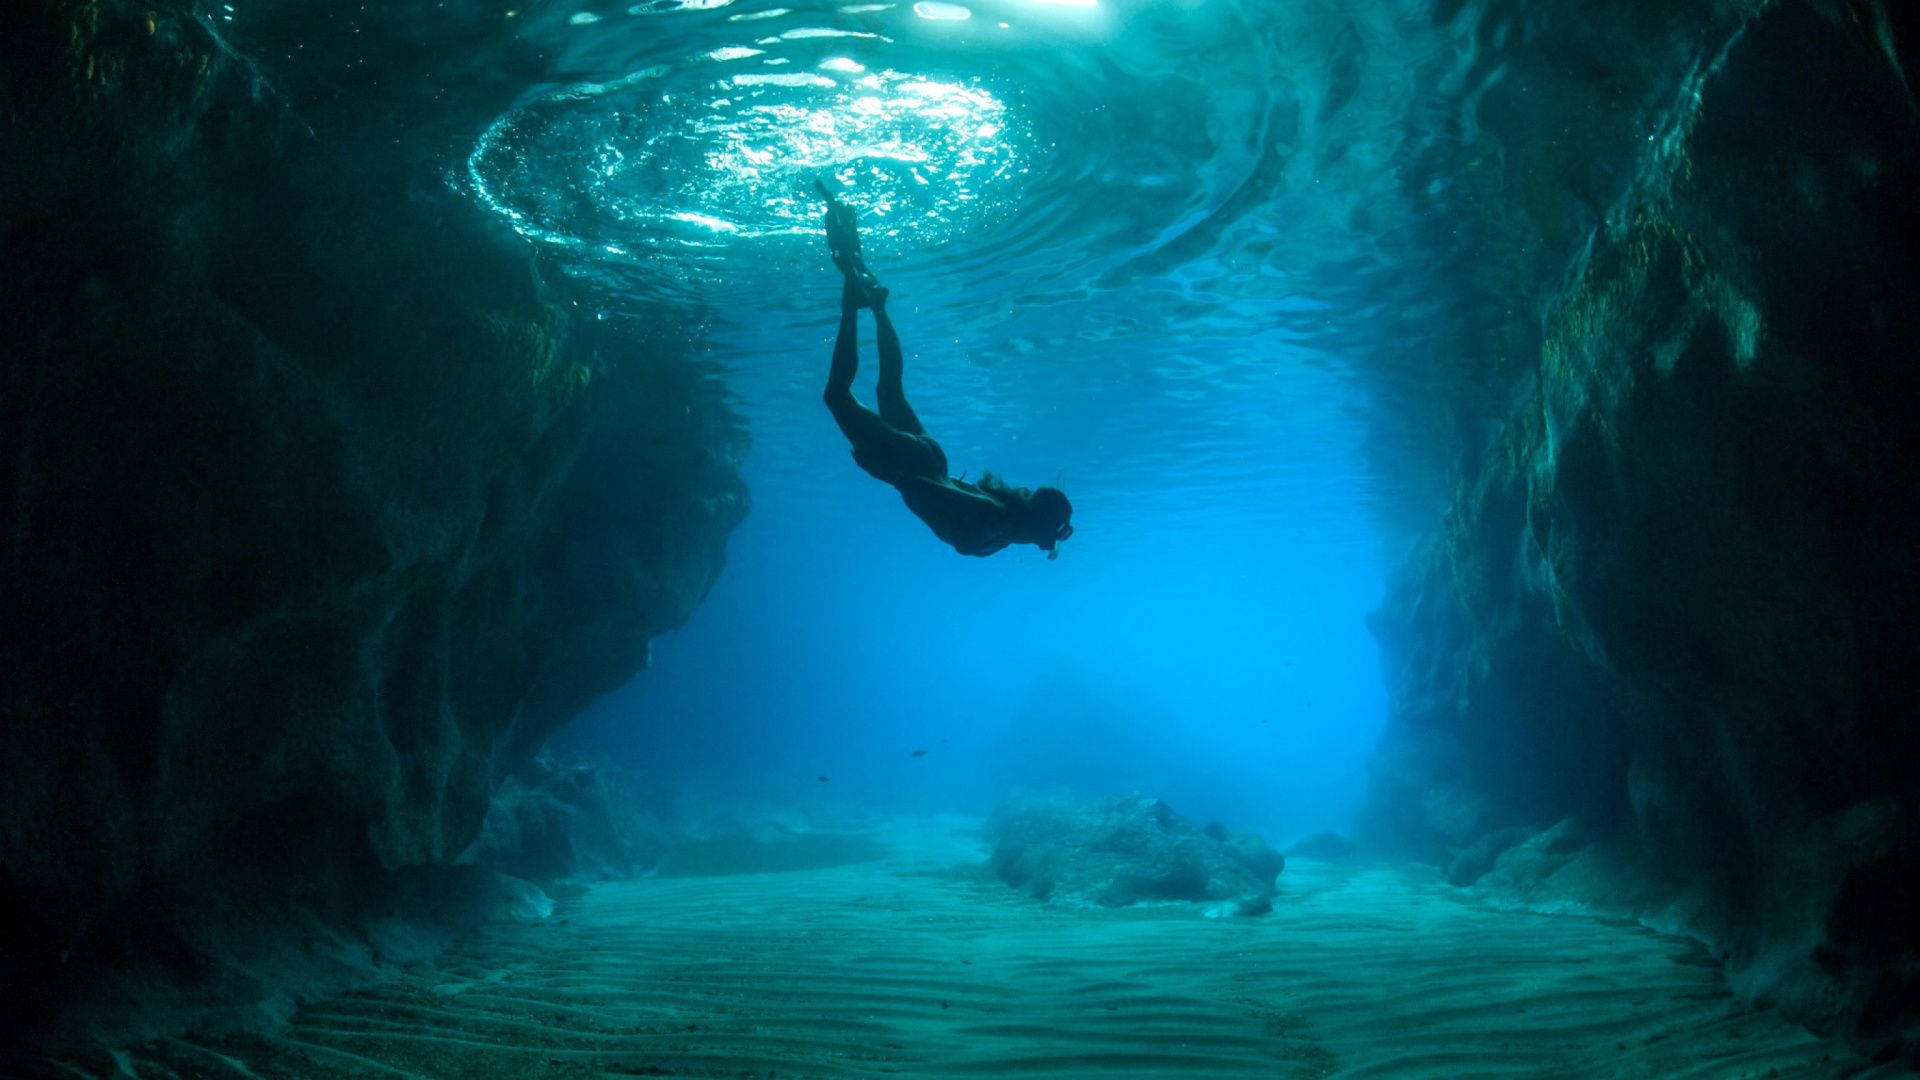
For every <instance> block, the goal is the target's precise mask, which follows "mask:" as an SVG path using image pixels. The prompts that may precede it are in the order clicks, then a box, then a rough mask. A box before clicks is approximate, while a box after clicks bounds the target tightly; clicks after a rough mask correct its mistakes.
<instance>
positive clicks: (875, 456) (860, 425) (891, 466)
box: [818, 185, 1073, 559]
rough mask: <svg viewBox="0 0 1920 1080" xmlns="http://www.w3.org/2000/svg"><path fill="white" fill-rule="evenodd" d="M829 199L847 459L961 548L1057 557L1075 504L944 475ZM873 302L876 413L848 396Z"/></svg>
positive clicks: (842, 214) (833, 374)
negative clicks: (1031, 550) (1018, 547)
mask: <svg viewBox="0 0 1920 1080" xmlns="http://www.w3.org/2000/svg"><path fill="white" fill-rule="evenodd" d="M818 186H819V187H820V194H821V195H823V196H825V197H826V200H827V250H828V252H829V253H831V254H832V256H833V264H834V265H835V266H837V267H839V268H840V272H841V273H842V274H844V275H845V276H846V282H845V285H844V286H843V287H842V289H841V291H840V336H839V337H837V338H835V339H834V343H833V367H832V369H831V370H830V371H829V372H828V374H827V392H826V401H827V410H828V411H829V412H831V413H833V419H834V422H835V423H837V424H839V425H840V430H841V432H842V433H843V434H845V435H846V437H847V441H848V442H850V443H852V444H853V460H854V461H855V462H856V463H858V464H859V466H860V467H861V468H862V469H865V470H866V471H867V472H868V473H870V474H871V475H873V476H874V477H876V478H878V479H880V480H884V481H886V482H887V483H889V484H892V485H893V486H894V488H896V489H897V490H898V491H899V492H900V497H901V498H902V499H904V500H906V503H907V509H909V510H911V511H913V513H914V515H915V516H916V517H918V518H919V519H920V520H921V521H924V522H926V523H927V525H928V527H930V528H932V529H933V532H934V535H935V536H938V537H939V538H940V539H942V540H944V541H946V542H947V543H949V544H952V545H953V548H954V550H955V551H958V552H959V553H960V554H962V555H991V554H993V553H994V552H996V551H999V550H1000V549H1001V548H1004V547H1006V546H1007V545H1009V544H1032V545H1034V546H1035V547H1038V548H1040V549H1041V550H1043V551H1045V552H1046V553H1047V558H1049V559H1052V558H1057V557H1059V554H1060V552H1059V549H1058V548H1057V547H1056V546H1055V545H1057V544H1058V543H1059V542H1060V541H1062V540H1065V539H1066V538H1067V537H1069V536H1072V535H1073V525H1072V524H1071V520H1072V517H1073V504H1072V503H1069V502H1068V501H1067V496H1066V493H1065V492H1062V491H1061V490H1060V489H1059V488H1051V487H1039V488H1034V489H1032V490H1031V491H1029V490H1028V489H1026V488H1017V487H1011V486H1009V485H1007V484H1004V483H1001V482H1000V481H999V480H997V479H995V478H994V476H993V474H991V473H982V474H981V475H980V480H979V482H978V483H968V482H967V481H965V480H960V479H957V478H955V477H952V476H948V475H947V455H946V452H945V451H943V450H941V449H940V444H939V443H937V442H934V441H933V438H932V437H931V436H929V435H928V434H927V429H926V428H924V427H922V426H921V425H920V418H919V417H918V416H915V415H914V412H913V407H912V406H910V405H908V404H907V395H906V392H905V390H903V389H902V388H901V385H900V373H901V366H902V364H901V358H900V337H899V335H898V334H896V333H894V329H893V320H891V319H889V318H887V290H886V289H885V288H883V287H882V286H881V285H880V282H879V281H878V280H876V279H875V278H874V276H873V273H872V272H871V271H869V270H868V269H867V265H866V263H865V262H864V261H863V260H862V259H861V257H860V234H859V232H858V231H857V230H856V229H855V227H854V221H853V208H852V207H850V206H848V205H846V204H845V203H843V202H841V201H840V200H838V199H836V198H834V197H833V194H832V193H831V192H829V191H828V190H827V189H826V186H825V185H818ZM863 307H865V308H870V309H872V311H873V321H874V325H875V328H876V330H877V332H878V333H877V336H878V339H879V346H880V383H879V386H878V388H877V390H876V397H877V399H878V403H879V405H880V411H879V412H875V411H873V410H872V409H869V408H867V407H866V406H864V405H862V404H860V403H859V402H858V401H855V400H854V399H853V375H854V370H855V369H856V368H857V367H858V366H859V357H858V354H857V352H856V349H855V346H856V344H857V341H858V338H859V328H860V309H861V308H863Z"/></svg>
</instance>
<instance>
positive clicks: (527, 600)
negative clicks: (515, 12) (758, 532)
mask: <svg viewBox="0 0 1920 1080" xmlns="http://www.w3.org/2000/svg"><path fill="white" fill-rule="evenodd" d="M289 10H290V11H293V14H295V15H300V14H301V12H300V11H298V10H295V9H289ZM320 10H321V9H319V8H312V9H308V10H307V12H306V16H305V17H313V18H320V17H323V16H322V15H321V14H317V13H318V12H320ZM326 17H331V16H326ZM361 17H362V18H365V19H369V20H370V19H375V18H378V17H379V16H378V15H377V14H365V13H363V14H362V15H361ZM493 21H494V22H498V20H493ZM435 25H437V26H440V27H442V29H443V32H444V33H446V34H448V35H450V36H452V37H455V38H458V39H459V40H461V42H462V44H463V45H464V46H465V47H464V48H460V49H445V48H442V49H439V50H435V49H433V48H432V47H430V45H427V44H423V43H422V42H420V41H418V40H406V39H401V40H398V41H395V42H394V43H393V44H392V46H391V47H392V48H393V49H394V50H395V52H396V55H398V54H401V53H404V54H405V56H406V57H408V58H409V62H410V63H412V64H413V65H415V67H416V68H418V67H419V66H421V65H427V64H431V63H436V62H448V63H451V62H462V63H466V64H468V65H470V66H471V70H469V71H468V72H464V73H459V72H456V73H452V74H451V75H449V74H448V73H444V72H443V73H442V75H443V76H445V77H443V78H441V79H439V80H434V79H430V78H426V77H423V76H422V75H421V72H420V71H418V70H408V69H407V68H405V67H404V66H401V65H400V64H399V63H398V62H397V61H396V63H395V64H392V65H387V66H386V67H384V68H382V67H380V66H378V65H375V66H374V67H373V70H372V71H369V70H367V69H366V68H356V67H355V66H354V65H351V64H344V63H343V64H341V65H339V66H338V68H337V69H335V68H333V67H332V66H331V65H321V66H319V67H323V68H326V69H328V70H334V71H336V72H337V73H336V74H334V75H331V76H329V78H331V79H332V80H333V82H332V83H330V84H327V85H324V86H319V85H317V86H314V87H307V88H305V89H304V91H301V92H295V93H292V94H291V95H290V94H289V92H288V89H287V88H286V87H280V86H275V85H272V84H271V83H269V82H268V81H267V80H266V79H264V78H263V77H262V76H261V74H260V73H259V72H258V71H256V70H255V69H254V67H253V66H252V65H251V64H250V63H249V62H248V60H247V59H245V57H244V56H243V55H242V54H241V52H240V51H238V50H236V49H235V48H234V47H233V46H232V45H231V44H230V43H229V42H228V41H226V40H224V39H223V38H221V37H219V36H217V34H216V30H215V26H216V24H215V23H213V22H211V21H210V20H206V19H204V18H203V17H201V16H197V15H196V14H195V13H194V12H193V11H192V10H191V9H189V8H185V7H181V6H177V5H173V4H145V3H143V4H128V3H121V2H117V0H44V2H38V3H30V4H28V5H26V6H25V7H24V8H23V9H17V10H14V9H10V10H9V13H8V14H6V15H5V16H0V193H4V194H0V252H3V253H4V259H5V263H6V266H7V276H6V278H5V280H4V281H3V282H0V313H3V314H4V317H5V323H4V326H5V334H6V339H7V344H6V348H7V351H8V356H7V358H6V361H5V363H4V364H0V505H4V507H5V526H4V534H0V535H3V537H4V539H3V541H0V560H4V565H3V566H0V591H3V592H4V596H5V601H4V602H5V618H4V619H3V620H0V923H3V924H4V925H7V926H8V927H9V928H10V929H9V940H10V944H9V945H8V947H7V948H6V950H4V952H0V1001H4V1002H6V1003H7V1007H8V1008H9V1009H15V1008H18V1009H20V1010H22V1011H21V1012H20V1013H19V1014H17V1015H15V1014H9V1015H5V1016H0V1024H3V1025H4V1026H5V1027H6V1029H7V1030H8V1031H9V1032H19V1033H25V1034H27V1035H33V1034H43V1033H45V1034H57V1033H58V1032H59V1031H60V1030H61V1028H62V1025H63V1024H65V1023H67V1022H69V1021H70V1022H73V1023H85V1024H87V1025H90V1026H91V1027H92V1028H93V1030H94V1031H96V1032H101V1033H107V1034H108V1035H109V1037H111V1033H112V1030H113V1028H114V1025H116V1024H117V1025H120V1027H121V1028H122V1029H124V1031H125V1032H137V1031H141V1030H147V1029H150V1028H153V1027H155V1026H161V1027H164V1026H168V1025H169V1024H178V1023H188V1022H198V1021H202V1020H206V1019H209V1018H224V1019H241V1020H244V1019H245V1015H244V1014H245V1012H246V1008H247V1007H248V1006H249V1005H252V1004H259V1003H269V1002H272V1001H276V1000H278V1001H284V1000H285V998H286V997H287V995H289V994H297V993H299V992H301V991H302V990H303V989H304V988H306V986H308V985H313V984H312V983H310V982H308V983H303V980H314V979H321V978H324V977H336V976H342V975H343V974H344V975H351V974H353V973H355V972H363V971H364V970H365V969H366V967H367V965H369V964H375V963H378V962H379V960H380V959H381V949H380V948H379V946H378V944H377V943H374V942H372V941H370V940H368V939H367V938H365V937H364V936H361V935H357V934H356V933H355V932H354V931H353V927H354V926H355V925H356V924H357V921H359V920H363V919H365V918H367V917H370V916H372V915H375V914H378V912H379V911H380V910H381V908H382V905H384V904H387V903H388V902H389V901H390V900H391V899H392V894H391V889H390V886H391V884H392V882H393V879H394V874H395V872H396V871H399V870H401V869H402V868H407V867H417V866H423V865H430V864H436V863H442V862H447V861H450V860H452V859H453V858H454V857H455V856H457V855H458V854H459V853H460V852H461V850H462V849H463V848H465V847H466V846H467V844H468V842H469V841H471V840H472V839H473V838H474V836H475V834H476V832H477V830H478V829H479V827H480V824H481V820H482V818H483V816H484V815H485V813H486V810H487V803H488V798H489V795H490V793H491V792H492V791H493V789H494V786H495V783H496V781H497V780H498V779H499V778H500V777H502V776H503V775H504V774H506V773H507V772H508V771H509V770H511V769H512V768H513V767H514V766H515V765H516V764H517V763H518V762H520V761H521V760H523V759H525V758H526V757H527V756H529V755H530V754H532V753H533V751H534V750H535V749H536V748H537V747H538V746H539V745H540V743H541V742H542V740H543V739H544V738H545V737H546V736H547V735H548V734H549V733H550V732H551V731H552V730H554V729H555V728H556V727H557V726H558V725H560V724H561V723H563V722H564V721H565V720H566V719H568V718H569V717H570V716H571V715H572V714H573V713H575V712H576V711H578V710H579V709H580V708H581V707H582V706H584V705H585V703H586V702H588V701H589V700H591V699H592V698H593V697H594V696H595V695H597V694H599V693H602V692H605V691H606V690H609V689H611V688H613V687H615V686H617V685H619V684H620V683H621V682H623V681H624V680H626V679H628V678H629V677H631V676H632V674H633V673H634V672H636V671H637V670H639V669H640V668H642V667H644V666H645V663H646V659H647V642H648V639H649V638H650V637H651V636H652V635H654V634H656V633H658V632H659V631H661V630H663V629H666V628H668V627H671V626H673V625H675V624H677V623H678V622H680V621H681V620H682V619H684V618H685V616H686V615H687V613H688V612H689V611H690V610H691V608H692V607H693V606H694V605H695V604H697V603H698V602H699V601H700V600H701V598H702V597H703V596H704V595H705V592H706V590H707V588H708V587H709V585H710V584H711V582H712V581H713V579H714V577H715V575H716V574H717V573H718V572H719V570H720V567H721V562H722V555H723V543H724V539H725V537H726V534H727V533H728V531H729V530H730V529H731V528H732V527H733V526H734V525H735V524H736V523H738V522H739V521H740V519H741V517H742V516H743V514H744V513H745V510H746V495H745V491H744V488H743V486H742V484H741V482H740V479H739V477H738V475H737V473H736V472H735V469H734V464H735V462H736V460H737V458H738V455H739V453H740V451H741V450H742V443H743V437H742V435H741V434H740V429H739V426H738V424H737V422H736V421H735V420H734V419H733V418H732V417H731V415H730V414H729V413H728V411H727V410H726V408H725V407H724V405H723V403H722V399H721V394H720V392H719V390H718V388H717V387H715V386H714V385H712V384H711V383H710V382H709V380H708V379H707V378H706V377H705V376H703V375H702V374H701V373H700V372H699V371H697V370H696V369H695V368H694V367H693V366H692V365H691V364H690V363H689V362H688V361H687V360H686V358H685V356H684V353H685V346H684V341H685V338H686V336H687V335H686V333H685V331H683V330H682V329H679V328H677V327H675V326H674V325H672V324H670V323H667V322H665V321H664V320H660V319H635V320H630V321H629V322H628V323H626V324H623V323H622V322H621V321H620V320H614V321H613V322H611V323H600V324H596V323H594V322H593V321H591V320H579V321H576V320H575V318H574V317H573V316H572V315H571V314H570V309H569V308H568V307H567V306H566V305H564V304H562V303H559V302H558V301H557V300H556V299H555V298H553V297H551V296H549V295H547V294H546V293H545V292H544V290H543V287H542V285H541V283H540V280H539V278H538V276H537V275H536V273H535V272H534V269H533V267H532V266H531V265H530V260H529V256H528V253H527V250H526V247H525V245H524V243H522V242H520V241H518V239H517V238H515V237H513V236H512V235H511V234H509V233H505V232H503V231H502V230H501V228H500V227H499V226H498V225H497V224H494V223H490V222H488V221H487V220H485V218H484V215H482V214H481V213H480V212H479V211H478V210H476V209H475V208H474V207H473V206H472V205H471V202H470V200H468V199H467V198H465V197H464V196H463V195H462V194H461V193H460V192H459V191H458V190H456V189H455V187H454V186H453V185H452V184H450V183H449V182H448V176H449V174H450V173H451V171H452V166H454V165H456V164H457V163H458V160H459V158H458V157H457V154H458V153H459V150H458V147H459V146H461V145H462V141H461V140H464V139H470V137H471V134H472V132H473V131H475V130H478V125H479V123H480V122H481V120H482V118H484V117H486V116H491V115H493V114H494V112H496V111H497V110H498V109H499V108H500V107H502V105H503V104H504V103H505V102H504V98H503V96H502V95H503V94H506V93H509V92H511V88H512V84H513V76H514V73H515V71H516V70H517V69H516V64H520V65H522V66H524V63H525V62H526V60H525V58H519V59H518V60H516V58H515V57H513V56H512V55H510V54H509V53H507V52H505V51H503V50H506V49H507V48H508V47H509V46H507V45H499V46H497V47H494V48H491V49H488V48H483V47H482V46H483V45H484V44H485V42H483V41H481V40H479V39H478V38H477V37H475V35H476V34H477V33H478V31H473V30H472V29H471V28H470V27H466V26H463V25H461V24H460V22H459V19H458V17H457V16H455V15H453V14H448V15H447V16H446V17H445V18H444V19H442V20H440V21H439V22H437V23H436V24H435ZM343 33H344V32H343ZM498 33H499V34H500V35H501V36H502V38H503V39H507V38H506V35H507V34H508V31H507V30H501V31H498ZM463 35H464V36H463ZM372 36H373V35H368V38H369V39H370V38H372ZM303 37H304V38H305V39H308V40H311V41H313V42H315V47H316V48H320V47H322V44H321V43H322V42H323V41H324V40H326V39H323V38H322V37H321V36H319V35H317V34H303V33H302V32H300V31H299V29H298V28H297V27H294V28H292V29H289V30H288V31H287V34H286V40H287V41H289V42H292V41H295V40H300V39H302V38H303ZM342 37H343V34H336V35H334V40H340V39H342ZM289 47H291V46H289ZM436 57H438V58H443V59H440V60H436V59H435V58H436ZM447 57H453V58H458V60H457V61H451V60H444V58H447ZM310 70H312V69H310ZM476 73H477V74H476ZM383 75H384V76H385V77H386V79H387V81H386V82H385V83H383V82H381V77H382V76H383ZM466 75H472V76H473V77H472V78H470V79H466V78H464V76H466ZM449 86H457V87H458V90H457V92H456V93H453V94H449V93H448V90H447V88H448V87H449ZM296 103H297V104H296ZM426 117H430V118H431V119H430V120H427V119H423V118H426ZM622 325H627V326H628V327H629V328H628V329H619V327H621V326H622ZM610 327H611V328H610ZM276 935H279V936H276ZM159 1006H165V1007H166V1008H168V1009H171V1010H173V1011H172V1012H170V1013H167V1014H166V1015H165V1016H164V1018H158V1017H160V1014H159V1013H157V1012H156V1011H155V1008H157V1007H159ZM70 1007H71V1008H70ZM75 1009H80V1010H82V1011H83V1012H84V1014H85V1015H84V1016H82V1015H80V1013H78V1012H74V1010H75Z"/></svg>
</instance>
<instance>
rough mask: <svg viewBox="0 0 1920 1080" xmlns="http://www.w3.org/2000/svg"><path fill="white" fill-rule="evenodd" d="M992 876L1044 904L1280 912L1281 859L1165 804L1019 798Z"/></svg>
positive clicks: (998, 844)
mask: <svg viewBox="0 0 1920 1080" xmlns="http://www.w3.org/2000/svg"><path fill="white" fill-rule="evenodd" d="M990 831H991V832H992V833H993V837H994V845H993V860H992V861H993V869H994V872H995V873H996V874H998V875H999V876H1000V880H1002V881H1004V882H1006V883H1007V884H1009V885H1012V886H1013V887H1015V888H1017V889H1020V890H1021V891H1023V892H1025V893H1027V894H1028V895H1030V896H1033V897H1035V898H1037V899H1042V900H1055V901H1061V902H1064V903H1070V904H1082V905H1087V906H1095V907H1126V906H1128V905H1130V904H1139V903H1154V902H1165V901H1196V902H1211V905H1212V906H1210V907H1209V908H1208V909H1207V910H1208V912H1209V913H1210V914H1233V915H1264V914H1266V913H1267V912H1268V911H1271V910H1272V909H1273V897H1274V891H1275V890H1274V879H1275V878H1277V877H1278V876H1279V875H1280V871H1281V870H1282V869H1283V868H1284V867H1285V866H1286V860H1285V859H1284V858H1282V857H1281V856H1280V853H1279V852H1277V851H1275V850H1273V848H1271V847H1269V846H1268V845H1267V843H1266V841H1264V840H1262V839H1260V838H1259V837H1257V836H1253V835H1250V834H1242V835H1237V836H1236V835H1233V834H1231V833H1229V832H1228V831H1227V830H1226V828H1225V827H1224V826H1221V825H1218V824H1216V823H1210V824H1209V825H1208V826H1207V827H1206V828H1204V829H1202V828H1197V827H1195V826H1194V824H1193V823H1192V822H1190V821H1188V820H1186V819H1185V818H1183V817H1181V816H1180V815H1179V814H1176V813H1174V811H1173V808H1172V807H1170V806H1168V805H1167V804H1166V803H1164V802H1162V801H1160V800H1159V799H1155V798H1150V797H1147V796H1143V795H1121V796H1116V797H1114V798H1109V799H1102V800H1099V801H1095V802H1087V803H1079V802H1073V801H1069V800H1066V799H1057V798H1039V797H1031V796H1016V797H1015V798H1013V799H1011V800H1009V801H1008V803H1007V805H1006V806H1004V807H1002V808H1001V809H1000V811H999V812H998V813H997V814H995V816H994V821H993V823H992V825H991V826H990Z"/></svg>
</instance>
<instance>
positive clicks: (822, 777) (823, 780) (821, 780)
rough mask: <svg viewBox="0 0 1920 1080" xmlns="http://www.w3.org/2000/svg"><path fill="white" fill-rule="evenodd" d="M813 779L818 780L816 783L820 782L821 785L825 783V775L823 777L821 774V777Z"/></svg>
mask: <svg viewBox="0 0 1920 1080" xmlns="http://www.w3.org/2000/svg"><path fill="white" fill-rule="evenodd" d="M814 779H815V780H818V781H820V782H821V783H823V784H824V783H826V782H827V778H826V775H825V774H824V773H823V774H821V775H819V776H816V777H814Z"/></svg>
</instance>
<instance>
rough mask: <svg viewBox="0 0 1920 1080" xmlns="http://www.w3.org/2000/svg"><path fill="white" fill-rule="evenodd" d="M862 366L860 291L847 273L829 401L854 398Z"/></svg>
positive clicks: (831, 403) (835, 340)
mask: <svg viewBox="0 0 1920 1080" xmlns="http://www.w3.org/2000/svg"><path fill="white" fill-rule="evenodd" d="M859 368H860V293H859V289H858V288H857V287H856V286H855V285H854V283H853V278H852V277H848V278H847V280H846V284H845V285H844V286H843V287H842V288H841V290H840V334H839V336H837V337H835V338H834V339H833V366H832V367H831V368H829V369H828V370H827V394H826V397H827V405H828V407H829V408H831V407H833V405H834V399H835V398H836V397H842V398H845V399H847V400H848V401H852V400H853V376H854V373H855V372H856V371H858V370H859Z"/></svg>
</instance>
